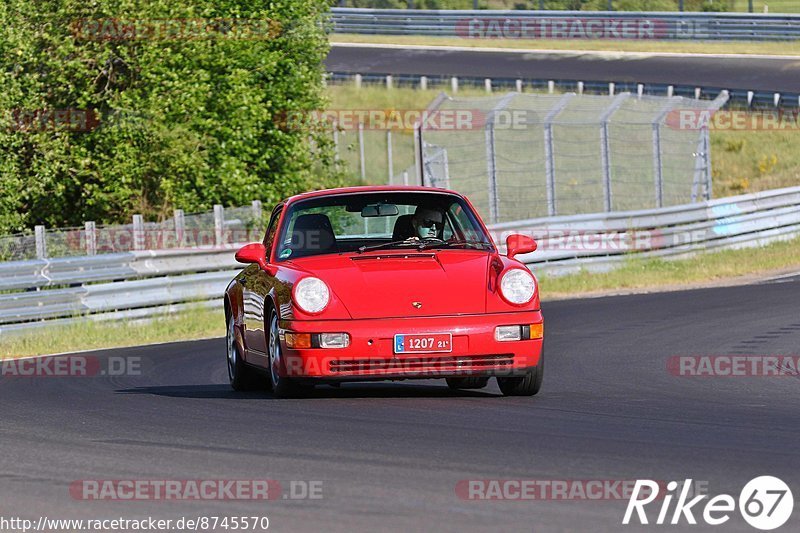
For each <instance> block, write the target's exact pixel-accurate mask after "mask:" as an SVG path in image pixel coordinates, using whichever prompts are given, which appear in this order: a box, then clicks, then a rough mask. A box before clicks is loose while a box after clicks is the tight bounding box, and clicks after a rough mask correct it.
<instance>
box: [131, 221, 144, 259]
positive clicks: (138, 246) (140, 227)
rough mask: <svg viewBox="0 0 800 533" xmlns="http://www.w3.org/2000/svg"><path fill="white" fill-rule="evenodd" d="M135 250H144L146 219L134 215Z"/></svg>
mask: <svg viewBox="0 0 800 533" xmlns="http://www.w3.org/2000/svg"><path fill="white" fill-rule="evenodd" d="M133 249H134V250H144V219H143V218H142V215H133Z"/></svg>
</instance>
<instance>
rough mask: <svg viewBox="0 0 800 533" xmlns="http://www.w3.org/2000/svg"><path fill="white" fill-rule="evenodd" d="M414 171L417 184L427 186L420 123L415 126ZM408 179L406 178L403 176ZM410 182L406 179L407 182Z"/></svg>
mask: <svg viewBox="0 0 800 533" xmlns="http://www.w3.org/2000/svg"><path fill="white" fill-rule="evenodd" d="M414 171H415V172H416V173H417V183H419V184H420V185H422V186H427V185H428V183H426V182H427V181H428V180H427V179H426V177H425V171H424V169H423V168H422V126H421V125H420V123H419V122H417V123H416V124H414ZM403 178H404V179H406V177H405V176H403ZM407 181H408V180H407V179H406V182H407Z"/></svg>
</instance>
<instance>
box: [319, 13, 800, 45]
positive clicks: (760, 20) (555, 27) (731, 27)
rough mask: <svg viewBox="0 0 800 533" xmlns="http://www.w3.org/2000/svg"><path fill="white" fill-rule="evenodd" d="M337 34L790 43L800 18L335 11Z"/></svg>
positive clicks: (798, 32) (799, 36)
mask: <svg viewBox="0 0 800 533" xmlns="http://www.w3.org/2000/svg"><path fill="white" fill-rule="evenodd" d="M330 20H331V25H332V31H333V32H335V33H357V34H374V35H429V36H440V37H462V38H465V39H471V38H490V39H520V38H532V39H590V38H595V39H631V40H642V39H645V40H682V39H683V40H687V39H688V40H723V41H791V40H797V39H800V15H759V14H751V13H746V14H737V13H675V12H620V11H522V10H519V11H518V10H514V11H496V10H478V11H473V10H407V9H358V8H333V9H332V10H331V17H330Z"/></svg>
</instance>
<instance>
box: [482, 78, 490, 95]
mask: <svg viewBox="0 0 800 533" xmlns="http://www.w3.org/2000/svg"><path fill="white" fill-rule="evenodd" d="M483 86H484V88H485V89H486V92H487V93H490V92H492V79H491V78H486V79H484V80H483Z"/></svg>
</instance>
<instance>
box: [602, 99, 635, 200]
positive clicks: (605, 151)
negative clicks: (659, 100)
mask: <svg viewBox="0 0 800 533" xmlns="http://www.w3.org/2000/svg"><path fill="white" fill-rule="evenodd" d="M629 96H630V93H620V94H618V95H617V96H616V97H614V101H613V102H611V105H610V106H608V108H607V109H606V110H605V111H604V112H603V114H602V115H601V117H600V156H601V159H602V165H603V199H604V207H605V210H606V212H609V211H611V208H612V207H613V206H612V201H611V140H610V139H609V135H608V121H609V120H610V119H611V115H613V114H614V112H615V111H616V110H617V109H619V106H621V105H622V103H623V102H624V101H625V100H626V99H627V98H628V97H629Z"/></svg>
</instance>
